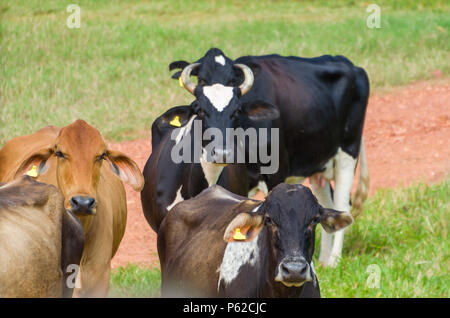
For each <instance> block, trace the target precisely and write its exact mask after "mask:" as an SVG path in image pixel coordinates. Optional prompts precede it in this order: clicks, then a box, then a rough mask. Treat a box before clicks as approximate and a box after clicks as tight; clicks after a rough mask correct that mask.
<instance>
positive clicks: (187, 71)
mask: <svg viewBox="0 0 450 318" xmlns="http://www.w3.org/2000/svg"><path fill="white" fill-rule="evenodd" d="M199 65H200V63H192V64H189V65H188V66H186V67H185V68H184V69H183V72H181V76H180V78H181V82H182V83H183V86H184V88H186V89H187V90H188V91H189V93H191V94H192V95H194V90H195V88H196V87H197V85H195V84H194V83H192V81H191V72H192V70H193V69H194V68H196V67H197V66H199Z"/></svg>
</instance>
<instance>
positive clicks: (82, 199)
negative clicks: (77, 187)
mask: <svg viewBox="0 0 450 318" xmlns="http://www.w3.org/2000/svg"><path fill="white" fill-rule="evenodd" d="M70 205H71V211H72V212H73V213H75V214H76V215H95V214H96V209H95V208H96V206H97V202H96V200H95V199H94V198H91V197H88V196H81V195H80V196H73V197H72V198H70Z"/></svg>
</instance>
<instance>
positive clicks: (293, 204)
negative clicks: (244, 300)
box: [158, 183, 353, 297]
mask: <svg viewBox="0 0 450 318" xmlns="http://www.w3.org/2000/svg"><path fill="white" fill-rule="evenodd" d="M352 222H353V219H352V216H351V215H350V213H348V212H338V211H335V210H332V209H326V208H323V207H322V206H321V205H320V204H319V203H318V202H317V199H316V198H315V197H314V195H313V194H312V192H311V190H310V189H309V188H307V187H305V186H303V185H300V184H295V185H290V184H285V183H282V184H279V185H278V186H276V187H275V188H274V189H273V190H272V191H271V192H270V193H269V195H268V196H267V198H266V199H265V201H263V202H262V201H255V200H250V199H248V198H246V197H242V196H238V195H235V194H233V193H231V192H229V191H227V190H225V189H223V188H222V187H220V186H217V185H215V186H212V187H209V188H208V189H206V190H204V191H203V192H201V193H200V194H199V195H198V196H196V197H194V198H192V199H189V200H186V201H183V202H181V203H178V204H177V205H176V206H175V207H174V208H173V209H172V210H171V211H170V213H169V214H168V215H167V216H166V217H165V219H164V220H163V222H162V224H161V227H160V230H159V232H158V254H159V258H160V262H161V295H162V296H163V297H320V290H319V283H318V280H317V277H316V273H315V271H314V265H313V262H312V257H313V254H314V241H315V229H316V225H317V224H319V223H320V224H321V225H322V227H323V228H324V229H325V230H326V231H327V232H328V233H332V232H334V231H337V230H340V229H342V228H344V227H346V226H348V225H349V224H351V223H352Z"/></svg>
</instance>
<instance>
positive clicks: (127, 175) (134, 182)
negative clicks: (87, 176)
mask: <svg viewBox="0 0 450 318" xmlns="http://www.w3.org/2000/svg"><path fill="white" fill-rule="evenodd" d="M106 154H107V155H106V159H107V160H108V161H109V163H110V164H111V170H112V171H113V172H114V173H115V174H116V175H117V177H119V179H120V180H122V181H123V182H126V183H128V184H129V185H130V186H132V187H133V189H134V190H135V191H141V190H142V188H143V187H144V176H143V175H142V173H141V170H140V169H139V167H138V166H137V164H136V163H135V162H134V161H133V160H131V159H130V158H129V157H128V156H127V155H125V154H123V153H121V152H120V151H115V150H108V151H107V152H106Z"/></svg>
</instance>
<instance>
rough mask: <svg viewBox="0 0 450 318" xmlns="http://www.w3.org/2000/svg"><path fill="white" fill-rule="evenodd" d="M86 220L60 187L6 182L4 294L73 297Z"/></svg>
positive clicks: (1, 208) (1, 232) (0, 189)
mask: <svg viewBox="0 0 450 318" xmlns="http://www.w3.org/2000/svg"><path fill="white" fill-rule="evenodd" d="M83 245H84V233H83V228H82V226H81V224H80V222H79V221H78V220H77V219H76V217H74V216H72V215H71V214H70V212H69V211H66V210H65V209H64V199H63V197H62V195H61V193H60V192H59V191H58V189H57V188H56V187H54V186H51V185H47V184H44V183H40V182H36V181H35V180H33V179H32V178H31V177H21V178H18V179H16V180H14V181H12V182H9V183H7V184H2V185H0V297H61V296H65V297H70V296H71V295H72V292H73V287H74V285H73V283H74V279H72V277H71V274H72V273H70V272H67V271H66V269H67V267H68V266H69V265H71V266H73V267H74V269H75V270H76V268H77V266H79V264H80V260H81V254H82V252H83Z"/></svg>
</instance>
